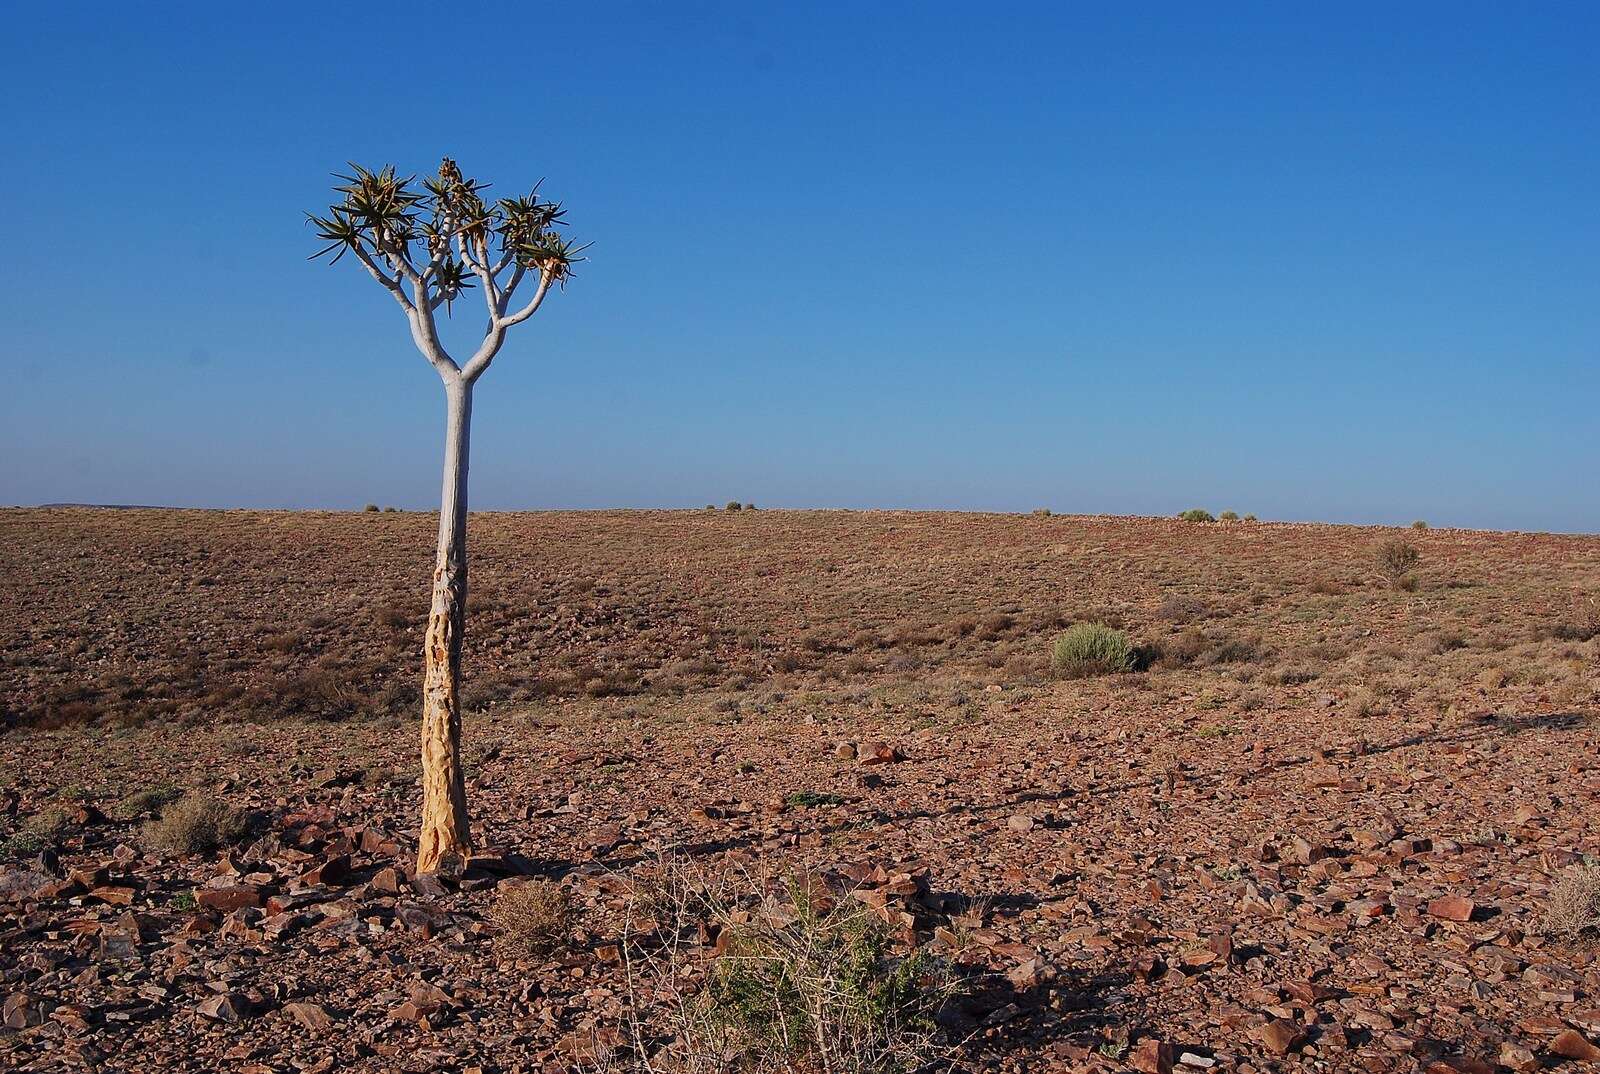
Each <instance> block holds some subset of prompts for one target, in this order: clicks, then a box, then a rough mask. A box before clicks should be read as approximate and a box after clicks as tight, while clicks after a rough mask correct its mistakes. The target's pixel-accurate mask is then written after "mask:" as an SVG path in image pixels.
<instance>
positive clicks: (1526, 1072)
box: [1498, 1040, 1543, 1074]
mask: <svg viewBox="0 0 1600 1074" xmlns="http://www.w3.org/2000/svg"><path fill="white" fill-rule="evenodd" d="M1498 1061H1499V1063H1500V1065H1501V1066H1503V1067H1505V1068H1507V1069H1508V1070H1514V1071H1516V1072H1517V1074H1532V1072H1533V1071H1535V1070H1538V1069H1539V1068H1540V1067H1541V1066H1542V1065H1543V1064H1542V1063H1540V1062H1539V1058H1538V1056H1536V1055H1534V1054H1533V1052H1532V1051H1531V1050H1530V1049H1528V1048H1525V1047H1523V1046H1522V1045H1520V1044H1518V1043H1517V1042H1516V1041H1513V1040H1508V1041H1505V1042H1504V1043H1502V1044H1501V1045H1500V1055H1499V1057H1498Z"/></svg>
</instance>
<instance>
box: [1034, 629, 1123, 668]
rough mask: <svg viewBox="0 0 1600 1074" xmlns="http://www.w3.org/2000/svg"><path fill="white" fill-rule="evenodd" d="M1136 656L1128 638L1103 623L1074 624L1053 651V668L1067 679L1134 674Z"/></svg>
mask: <svg viewBox="0 0 1600 1074" xmlns="http://www.w3.org/2000/svg"><path fill="white" fill-rule="evenodd" d="M1135 658H1136V654H1135V652H1134V649H1133V646H1131V645H1129V644H1128V636H1127V635H1126V634H1124V633H1123V632H1122V631H1120V630H1112V629H1111V628H1110V627H1108V626H1105V625H1104V624H1102V623H1074V624H1073V625H1072V626H1070V627H1068V628H1067V630H1066V632H1065V633H1063V634H1061V635H1059V636H1058V637H1057V638H1056V640H1055V645H1054V646H1053V647H1052V649H1051V651H1050V668H1051V670H1052V671H1054V672H1055V673H1056V674H1057V675H1059V676H1061V677H1062V678H1067V679H1081V678H1085V677H1087V676H1090V675H1114V674H1117V673H1118V672H1123V671H1132V670H1133V668H1134V663H1135Z"/></svg>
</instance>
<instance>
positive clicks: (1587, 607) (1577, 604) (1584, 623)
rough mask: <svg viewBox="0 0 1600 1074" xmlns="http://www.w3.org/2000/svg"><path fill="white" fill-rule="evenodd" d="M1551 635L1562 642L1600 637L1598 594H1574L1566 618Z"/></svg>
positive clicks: (1599, 597)
mask: <svg viewBox="0 0 1600 1074" xmlns="http://www.w3.org/2000/svg"><path fill="white" fill-rule="evenodd" d="M1552 634H1553V635H1554V636H1555V637H1557V638H1559V639H1561V640H1562V641H1588V640H1589V639H1590V638H1594V637H1600V594H1596V593H1584V592H1581V591H1580V592H1576V593H1573V594H1572V607H1571V608H1570V610H1569V611H1568V612H1567V615H1566V617H1565V618H1564V619H1563V620H1562V621H1561V622H1560V623H1557V624H1556V626H1555V628H1554V630H1553V631H1552Z"/></svg>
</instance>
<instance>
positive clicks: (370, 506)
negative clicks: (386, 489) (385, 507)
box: [362, 503, 378, 514]
mask: <svg viewBox="0 0 1600 1074" xmlns="http://www.w3.org/2000/svg"><path fill="white" fill-rule="evenodd" d="M362 510H363V511H367V512H370V513H372V514H377V512H378V505H377V504H375V503H369V504H367V506H365V507H363V508H362Z"/></svg>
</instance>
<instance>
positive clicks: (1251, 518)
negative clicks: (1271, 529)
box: [1244, 515, 1256, 522]
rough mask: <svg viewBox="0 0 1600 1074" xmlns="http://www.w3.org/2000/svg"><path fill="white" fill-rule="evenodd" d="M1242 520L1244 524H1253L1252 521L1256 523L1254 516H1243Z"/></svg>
mask: <svg viewBox="0 0 1600 1074" xmlns="http://www.w3.org/2000/svg"><path fill="white" fill-rule="evenodd" d="M1244 520H1245V521H1246V522H1254V521H1256V516H1255V515H1245V516H1244Z"/></svg>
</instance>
